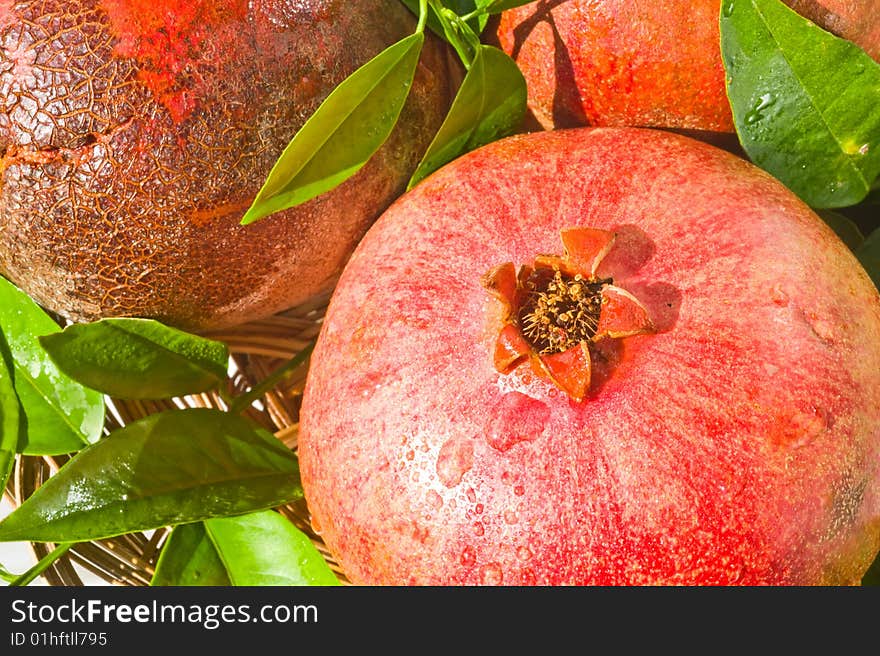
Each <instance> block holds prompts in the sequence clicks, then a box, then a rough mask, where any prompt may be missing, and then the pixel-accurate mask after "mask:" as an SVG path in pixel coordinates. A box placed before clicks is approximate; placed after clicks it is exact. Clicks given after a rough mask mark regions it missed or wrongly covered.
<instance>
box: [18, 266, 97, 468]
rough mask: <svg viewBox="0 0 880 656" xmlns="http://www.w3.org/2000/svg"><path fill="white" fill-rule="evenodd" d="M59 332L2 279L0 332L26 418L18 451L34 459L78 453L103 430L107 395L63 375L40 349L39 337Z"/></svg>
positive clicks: (34, 306) (42, 312)
mask: <svg viewBox="0 0 880 656" xmlns="http://www.w3.org/2000/svg"><path fill="white" fill-rule="evenodd" d="M60 330H61V328H60V327H59V326H58V324H57V323H55V322H54V321H53V320H52V319H51V318H50V317H49V315H47V314H46V313H45V312H44V311H43V310H42V309H41V308H40V307H39V306H38V305H37V304H36V303H34V301H32V300H31V298H30V297H29V296H27V294H25V293H24V292H22V291H21V290H19V289H18V288H17V287H15V285H13V284H12V283H10V282H9V281H8V280H6V279H5V278H2V277H0V331H2V332H3V334H4V335H5V337H6V343H7V344H8V346H9V352H10V354H11V355H12V363H13V376H14V379H15V391H16V393H17V394H18V399H19V401H20V402H21V409H22V412H23V413H24V418H25V431H24V433H25V435H24V440H23V444H19V447H18V448H19V451H21V452H23V453H26V454H29V455H57V454H61V453H71V452H73V451H78V450H79V449H81V448H82V447H84V446H85V445H87V444H90V443H92V442H95V441H96V440H98V439H99V438H100V437H101V435H102V433H103V429H104V397H103V396H102V395H101V394H100V393H99V392H96V391H94V390H91V389H88V388H86V387H85V386H83V385H81V384H80V383H78V382H76V381H74V380H73V379H71V378H70V377H69V376H67V375H66V374H64V373H62V372H61V370H60V369H58V366H57V365H56V364H55V363H54V362H52V360H51V358H49V354H48V353H46V351H45V350H43V347H42V346H40V342H39V340H38V338H39V337H40V336H42V335H48V334H50V333H55V332H58V331H60Z"/></svg>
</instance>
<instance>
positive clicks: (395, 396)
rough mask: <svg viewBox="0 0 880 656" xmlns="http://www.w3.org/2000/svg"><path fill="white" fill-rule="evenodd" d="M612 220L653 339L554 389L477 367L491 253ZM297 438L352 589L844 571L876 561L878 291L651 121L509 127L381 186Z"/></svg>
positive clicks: (517, 257)
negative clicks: (378, 208)
mask: <svg viewBox="0 0 880 656" xmlns="http://www.w3.org/2000/svg"><path fill="white" fill-rule="evenodd" d="M573 226H589V227H593V228H599V229H604V230H611V231H614V232H615V233H616V234H617V240H616V242H615V245H614V247H613V248H612V250H611V251H610V252H609V254H608V255H607V257H606V258H605V259H604V260H603V261H602V264H601V266H600V267H599V270H598V274H599V275H600V276H603V277H604V276H610V277H613V280H614V284H615V285H618V286H620V287H622V288H624V289H626V290H627V291H628V292H630V293H632V294H633V295H634V296H636V297H637V298H638V299H639V300H640V301H641V302H642V303H643V304H644V306H645V307H646V309H647V310H648V312H649V313H650V316H651V319H652V321H653V324H654V327H655V332H654V333H653V334H648V335H638V336H632V337H627V338H625V339H621V340H616V341H613V342H612V343H610V344H608V345H606V346H605V347H604V348H603V349H602V350H601V354H602V355H601V358H596V361H595V371H594V376H593V379H592V386H591V388H590V391H589V394H588V396H587V397H586V399H585V400H584V401H583V402H580V403H578V402H575V401H573V400H571V399H569V398H568V397H567V396H566V395H565V394H563V393H562V392H560V391H559V390H558V389H556V388H555V387H554V386H553V385H552V383H548V382H547V381H545V380H543V379H541V378H539V377H536V376H534V375H532V374H531V371H530V369H529V367H528V365H525V364H524V365H521V366H520V367H519V368H517V369H515V370H514V372H513V373H511V374H507V375H505V374H502V373H499V372H498V371H497V370H496V368H495V366H494V364H493V349H494V345H495V343H496V339H497V338H498V334H499V330H500V329H501V326H502V322H503V316H502V313H503V309H502V308H501V305H500V303H499V302H498V301H497V299H495V298H494V297H493V296H492V295H490V294H488V293H487V290H486V289H485V288H484V286H483V285H482V284H481V277H482V276H483V274H485V273H486V272H487V271H489V270H490V269H492V268H493V267H495V266H497V265H499V264H501V263H504V262H513V263H515V264H516V265H517V266H519V265H520V264H523V263H526V262H531V261H532V260H533V259H534V257H535V255H536V254H559V252H560V250H561V243H560V231H561V230H562V229H564V228H569V227H573ZM298 453H299V458H300V464H301V472H302V481H303V485H304V489H305V494H306V499H307V501H308V504H309V508H310V511H311V513H312V517H313V524H314V527H315V530H316V531H318V532H319V533H320V535H321V536H322V537H323V539H324V540H325V542H326V544H327V545H328V547H329V548H330V550H331V552H332V553H333V554H334V555H335V556H336V557H337V558H338V560H339V562H340V563H341V565H342V567H343V569H344V571H345V572H346V574H347V576H348V577H349V578H350V579H351V580H352V581H353V582H354V583H356V584H363V585H385V584H390V585H495V584H502V585H532V584H534V585H569V584H574V585H640V584H646V585H647V584H650V585H667V584H670V585H671V584H688V585H690V584H694V585H735V584H742V585H758V584H766V585H789V584H790V585H812V584H817V585H818V584H856V583H858V582H859V581H860V579H861V576H862V575H863V573H864V572H865V571H866V569H867V568H868V566H869V565H870V563H871V561H872V560H873V558H874V556H875V554H876V553H877V551H878V548H880V530H878V528H880V457H878V456H880V295H878V292H877V290H876V289H875V288H874V286H873V285H872V283H871V282H870V279H869V278H868V276H867V275H866V273H865V272H864V270H863V269H862V268H861V267H860V265H859V264H858V262H857V261H856V260H855V259H854V258H853V256H852V255H851V253H850V252H849V251H848V250H847V248H846V247H845V246H844V244H843V243H842V242H841V241H840V240H839V239H838V238H837V237H836V235H834V234H833V232H831V231H830V230H829V229H828V228H827V226H826V225H825V224H824V223H823V222H822V221H821V219H819V218H818V217H817V216H816V215H815V214H814V213H813V212H812V211H811V210H810V209H809V208H808V207H807V206H805V205H804V204H803V203H802V202H801V201H800V200H799V199H797V198H796V197H795V196H794V195H793V194H791V193H790V192H789V191H788V190H787V189H785V188H784V187H783V186H782V185H781V184H780V183H778V182H777V181H776V180H775V179H773V178H772V177H770V176H769V175H767V174H766V173H764V172H763V171H761V170H759V169H758V168H756V167H755V166H753V165H751V164H749V163H748V162H745V161H743V160H742V159H740V158H737V157H735V156H734V155H732V154H730V153H728V152H726V151H723V150H721V149H719V148H716V147H713V146H710V145H708V144H705V143H702V142H698V141H696V140H693V139H690V138H687V137H684V136H680V135H676V134H673V133H669V132H666V131H660V130H649V129H638V128H578V129H571V130H557V131H554V132H536V133H531V134H524V135H517V136H514V137H510V138H507V139H504V140H502V141H498V142H495V143H493V144H490V145H488V146H485V147H483V148H481V149H479V150H477V151H474V152H472V153H470V154H468V155H466V156H464V157H462V158H460V159H458V160H456V161H455V162H453V163H451V164H449V165H447V166H446V167H444V168H443V169H441V170H439V171H438V172H436V173H435V174H434V175H432V176H431V177H429V178H427V179H426V180H425V181H423V182H422V183H421V184H420V185H419V186H417V187H416V188H414V189H413V190H412V191H411V192H408V193H407V194H406V195H404V196H403V197H401V198H400V199H398V200H397V201H396V202H395V203H394V204H393V205H392V206H391V208H390V209H389V210H387V211H386V212H385V213H384V214H383V216H382V217H380V219H379V220H378V221H377V222H376V223H375V224H374V225H373V227H372V228H371V229H370V230H369V232H368V233H367V235H366V236H365V237H364V239H363V240H362V241H361V243H360V244H359V246H358V247H357V249H356V251H355V253H354V255H353V257H352V258H351V260H350V262H349V264H348V265H347V267H346V269H345V271H344V273H343V275H342V277H341V279H340V281H339V284H338V285H337V287H336V290H335V292H334V295H333V298H332V300H331V303H330V307H329V308H328V313H327V316H326V321H325V324H324V326H323V328H322V331H321V335H320V338H319V341H318V344H317V347H316V349H315V351H314V353H313V357H312V360H311V365H310V370H309V374H308V379H307V383H306V388H305V396H304V400H303V407H302V412H301V425H300V437H299V446H298Z"/></svg>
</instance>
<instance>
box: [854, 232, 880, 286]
mask: <svg viewBox="0 0 880 656" xmlns="http://www.w3.org/2000/svg"><path fill="white" fill-rule="evenodd" d="M856 257H857V258H859V262H861V263H862V266H863V267H864V268H865V271H867V272H868V275H869V276H871V280H873V281H874V285H875V286H876V287H877V289H880V228H878V229H877V230H875V231H874V232H872V233H871V234H870V235H869V236H868V238H867V239H866V240H865V241H864V242H863V243H862V245H861V246H860V247H859V249H858V250H857V251H856Z"/></svg>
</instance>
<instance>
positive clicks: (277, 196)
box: [241, 32, 425, 224]
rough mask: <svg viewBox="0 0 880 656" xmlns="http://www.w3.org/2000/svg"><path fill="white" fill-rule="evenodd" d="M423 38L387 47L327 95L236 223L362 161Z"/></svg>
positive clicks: (315, 188)
mask: <svg viewBox="0 0 880 656" xmlns="http://www.w3.org/2000/svg"><path fill="white" fill-rule="evenodd" d="M424 40H425V35H424V33H422V32H418V33H416V34H412V35H410V36H408V37H406V38H404V39H402V40H400V41H398V42H397V43H395V44H394V45H392V46H389V47H388V48H386V49H385V50H383V51H382V52H380V53H379V54H378V55H376V56H375V57H374V58H373V59H371V60H370V61H368V62H367V63H366V64H364V65H363V66H361V67H360V68H359V69H357V70H356V71H355V72H354V73H352V74H351V75H349V76H348V77H347V78H345V80H343V81H342V82H341V83H340V84H339V85H338V86H337V87H336V88H335V89H334V90H333V91H332V92H331V93H330V95H329V96H327V98H326V99H325V100H324V102H323V103H321V106H320V107H318V109H317V110H316V111H315V113H314V114H312V116H311V117H309V119H308V120H307V121H306V123H305V125H303V126H302V128H301V129H300V130H299V132H297V133H296V135H295V136H294V137H293V140H292V141H291V142H290V143H289V144H288V145H287V148H285V149H284V152H283V153H282V154H281V157H279V158H278V161H277V162H276V163H275V166H274V167H272V170H271V171H270V173H269V177H268V179H267V180H266V182H265V183H264V184H263V187H262V189H260V191H259V193H258V194H257V197H256V199H255V200H254V202H253V204H252V205H251V207H250V208H249V209H248V211H247V212H246V213H245V215H244V217H243V218H242V220H241V222H242V224H248V223H252V222H254V221H256V220H258V219H260V218H263V217H265V216H268V215H270V214H272V213H274V212H278V211H280V210H283V209H287V208H289V207H293V206H295V205H299V204H300V203H304V202H305V201H307V200H310V199H311V198H314V197H315V196H318V195H320V194H322V193H324V192H326V191H329V190H330V189H332V188H333V187H335V186H336V185H338V184H340V183H342V182H343V181H345V180H347V179H348V178H349V177H351V176H352V175H354V174H355V173H357V172H358V171H359V170H360V169H361V167H363V165H364V164H366V163H367V161H368V160H369V159H370V158H371V157H372V156H373V154H374V153H375V152H376V151H377V150H378V149H379V148H380V147H381V146H382V144H383V143H384V142H385V140H386V139H387V138H388V136H389V135H390V134H391V131H392V130H393V129H394V126H395V124H396V123H397V119H398V117H399V116H400V111H401V109H403V105H404V103H405V102H406V98H407V96H408V95H409V90H410V88H411V87H412V82H413V78H414V76H415V71H416V65H417V64H418V62H419V56H420V54H421V50H422V44H423V43H424Z"/></svg>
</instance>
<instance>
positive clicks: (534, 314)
mask: <svg viewBox="0 0 880 656" xmlns="http://www.w3.org/2000/svg"><path fill="white" fill-rule="evenodd" d="M611 282H612V281H611V279H610V278H609V279H587V278H584V277H583V276H582V275H581V274H577V275H574V276H571V275H568V274H566V273H563V272H562V271H560V270H559V269H548V268H543V267H542V268H537V269H535V270H534V271H533V272H532V273H531V275H530V276H529V277H528V279H527V280H526V281H525V285H524V287H525V296H524V298H523V302H522V305H521V306H520V309H519V312H518V315H517V317H516V320H517V322H518V324H519V326H520V329H521V331H522V334H523V336H524V337H525V338H526V340H527V341H528V342H529V344H531V346H532V347H533V348H534V349H535V352H537V353H539V354H541V355H547V354H551V353H562V352H563V351H567V350H568V349H570V348H574V347H575V346H577V345H578V344H579V343H581V342H588V341H590V339H591V338H592V337H593V336H594V335H595V334H596V328H597V327H598V325H599V316H600V314H601V310H602V290H603V288H604V287H605V286H606V285H609V284H611Z"/></svg>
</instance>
